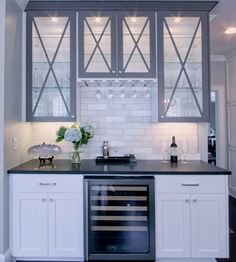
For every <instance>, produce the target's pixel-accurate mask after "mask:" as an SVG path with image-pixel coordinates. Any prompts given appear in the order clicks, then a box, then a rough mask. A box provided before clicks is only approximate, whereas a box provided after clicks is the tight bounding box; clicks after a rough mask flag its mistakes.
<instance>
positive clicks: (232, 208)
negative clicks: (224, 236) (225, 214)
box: [217, 197, 236, 262]
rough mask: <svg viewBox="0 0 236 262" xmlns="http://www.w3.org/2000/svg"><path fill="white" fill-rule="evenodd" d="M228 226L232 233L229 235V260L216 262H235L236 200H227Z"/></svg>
mask: <svg viewBox="0 0 236 262" xmlns="http://www.w3.org/2000/svg"><path fill="white" fill-rule="evenodd" d="M229 226H230V228H231V229H232V230H233V231H234V233H233V234H230V239H229V241H230V243H229V245H230V259H218V260H217V261H218V262H236V199H234V198H232V197H230V198H229Z"/></svg>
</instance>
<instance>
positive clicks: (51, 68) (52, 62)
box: [33, 18, 70, 115]
mask: <svg viewBox="0 0 236 262" xmlns="http://www.w3.org/2000/svg"><path fill="white" fill-rule="evenodd" d="M69 22H70V19H69V18H68V20H67V22H66V25H65V28H64V30H63V33H62V35H61V38H60V40H59V43H58V46H57V48H56V51H55V54H54V56H53V59H52V61H50V59H49V57H48V54H47V50H46V48H45V46H44V43H43V41H42V38H41V36H40V33H39V30H38V27H37V24H36V22H35V20H34V19H33V24H34V26H35V29H36V32H37V35H38V38H39V41H40V44H41V45H42V48H43V51H44V54H45V56H46V59H47V62H48V64H49V69H48V72H47V74H46V77H45V80H44V82H43V85H42V88H41V90H40V93H39V96H38V99H37V101H36V103H35V106H34V109H33V115H34V114H35V112H36V110H37V107H38V104H39V101H40V99H41V96H42V94H43V90H44V88H45V86H46V83H47V80H48V77H49V74H50V72H52V74H53V77H54V79H55V82H56V85H57V88H58V90H59V92H60V95H61V98H62V100H63V103H64V105H65V108H66V111H67V113H68V115H70V110H69V108H68V106H67V103H66V100H65V98H64V95H63V93H62V90H61V87H60V85H59V82H58V80H57V77H56V74H55V72H54V69H53V65H54V62H55V60H56V57H57V54H58V51H59V49H60V47H61V43H62V40H63V38H64V35H65V32H66V29H67V27H68V25H69Z"/></svg>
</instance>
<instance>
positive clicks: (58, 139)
mask: <svg viewBox="0 0 236 262" xmlns="http://www.w3.org/2000/svg"><path fill="white" fill-rule="evenodd" d="M63 139H64V138H63V137H61V136H59V137H57V139H56V142H61V141H62V140H63Z"/></svg>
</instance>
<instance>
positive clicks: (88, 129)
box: [80, 123, 94, 136]
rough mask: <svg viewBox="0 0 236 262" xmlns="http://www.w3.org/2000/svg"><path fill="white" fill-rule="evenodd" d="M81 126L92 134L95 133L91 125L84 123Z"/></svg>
mask: <svg viewBox="0 0 236 262" xmlns="http://www.w3.org/2000/svg"><path fill="white" fill-rule="evenodd" d="M80 127H81V128H83V129H84V131H85V132H87V133H89V134H90V135H91V136H92V135H93V134H94V129H93V127H92V126H91V125H89V124H84V123H83V124H81V125H80Z"/></svg>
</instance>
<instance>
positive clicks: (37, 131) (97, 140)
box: [32, 87, 200, 159]
mask: <svg viewBox="0 0 236 262" xmlns="http://www.w3.org/2000/svg"><path fill="white" fill-rule="evenodd" d="M78 88H80V89H81V90H80V94H81V98H80V99H78V100H80V101H77V102H78V105H79V104H80V108H81V121H82V122H89V123H91V124H92V125H93V126H94V127H95V135H94V137H93V139H92V140H91V141H90V142H89V144H88V145H86V146H84V149H83V155H82V158H90V159H94V158H95V157H96V156H98V155H101V146H102V142H103V141H104V140H108V141H109V143H110V145H111V147H112V149H113V150H111V154H113V155H124V154H128V153H134V154H135V155H136V157H137V158H138V159H160V158H161V157H162V156H161V145H162V141H163V140H165V141H167V142H168V143H169V144H170V143H171V137H172V136H176V140H177V143H179V142H180V141H187V142H189V144H191V148H190V150H189V158H192V159H199V158H200V155H199V150H198V143H197V141H198V128H197V124H194V123H181V124H176V123H168V124H167V123H166V124H164V123H162V124H154V123H152V104H151V98H145V97H144V93H145V91H146V87H137V88H136V91H137V92H138V98H136V99H134V98H131V93H132V91H129V90H130V88H128V87H126V88H125V90H126V98H124V99H122V98H120V92H121V90H122V89H123V88H121V87H115V88H113V92H114V98H113V99H108V98H107V91H108V88H107V87H101V88H100V90H101V92H102V93H103V94H104V97H103V98H101V99H97V98H96V91H97V88H96V87H78ZM78 113H79V112H78ZM78 117H80V116H78ZM65 125H66V126H70V124H69V123H65ZM59 126H60V123H48V124H46V123H33V124H32V144H41V143H42V142H46V143H55V138H56V135H55V134H56V130H57V128H59ZM59 145H60V146H62V148H63V153H64V154H62V155H61V157H66V158H69V157H70V156H69V152H70V151H71V150H72V149H71V147H70V145H69V144H67V143H64V142H62V143H59ZM116 151H117V152H116Z"/></svg>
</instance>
